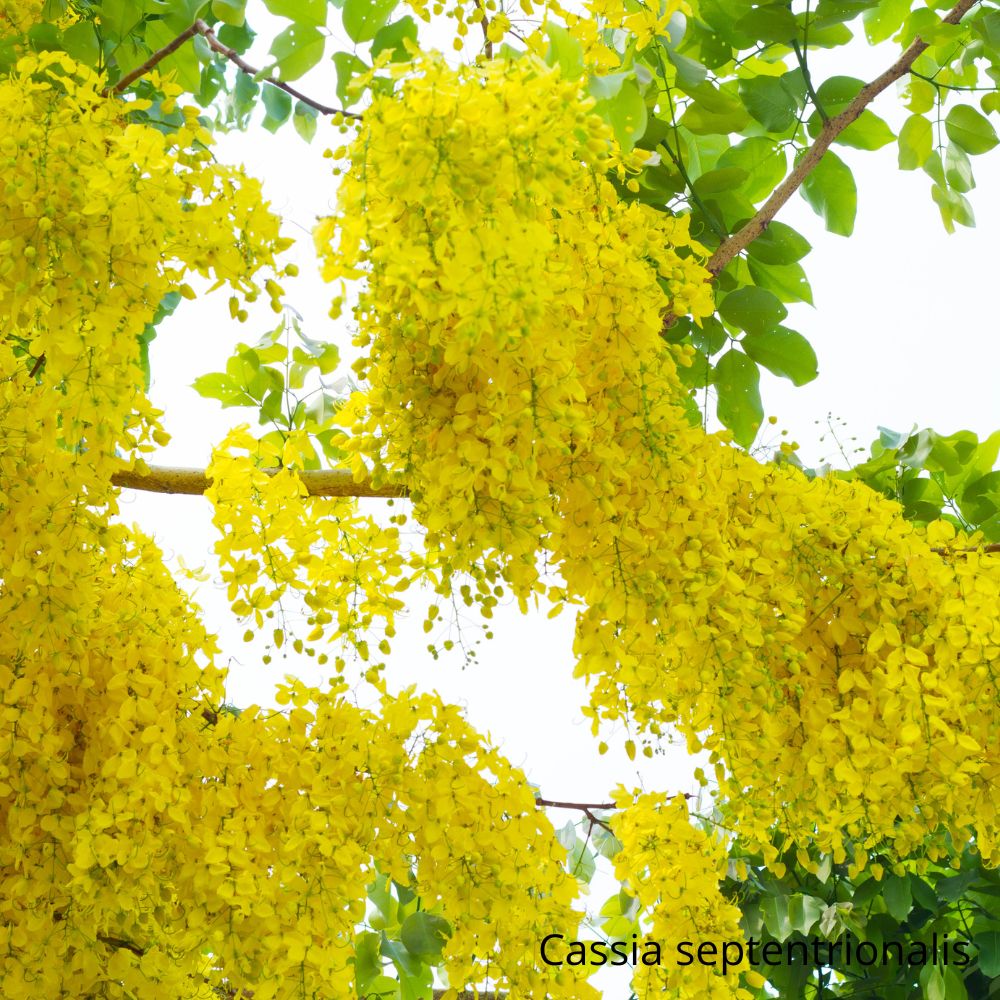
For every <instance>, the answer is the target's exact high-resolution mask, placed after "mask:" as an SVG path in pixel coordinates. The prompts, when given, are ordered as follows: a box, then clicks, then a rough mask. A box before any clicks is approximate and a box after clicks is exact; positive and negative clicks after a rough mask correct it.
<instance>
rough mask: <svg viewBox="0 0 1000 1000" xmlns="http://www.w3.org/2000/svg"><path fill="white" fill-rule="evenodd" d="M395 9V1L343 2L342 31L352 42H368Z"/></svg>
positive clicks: (361, 0) (357, 0)
mask: <svg viewBox="0 0 1000 1000" xmlns="http://www.w3.org/2000/svg"><path fill="white" fill-rule="evenodd" d="M395 7H396V0H344V10H343V18H344V30H345V31H346V32H347V35H348V37H349V38H350V39H351V41H352V42H370V41H371V40H372V39H373V38H374V37H375V35H376V34H377V33H378V30H379V28H382V27H384V26H385V23H386V22H387V21H388V20H389V15H390V14H391V13H392V12H393V10H394V9H395Z"/></svg>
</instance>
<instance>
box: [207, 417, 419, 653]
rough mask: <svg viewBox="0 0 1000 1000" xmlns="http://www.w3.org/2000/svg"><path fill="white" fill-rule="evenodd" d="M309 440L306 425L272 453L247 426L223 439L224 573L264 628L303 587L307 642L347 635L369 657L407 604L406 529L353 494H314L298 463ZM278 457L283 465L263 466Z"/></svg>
mask: <svg viewBox="0 0 1000 1000" xmlns="http://www.w3.org/2000/svg"><path fill="white" fill-rule="evenodd" d="M308 448H309V445H308V442H306V441H305V440H304V435H301V434H290V435H289V436H288V439H287V440H286V441H285V443H284V446H283V448H282V449H281V453H280V454H271V453H269V452H268V451H267V450H266V445H264V444H263V443H261V442H258V441H256V440H255V439H253V438H252V437H251V435H250V433H249V431H248V430H247V429H246V428H240V429H237V430H235V431H233V432H231V433H230V434H229V435H228V436H227V437H226V439H225V440H224V441H223V442H222V443H221V444H220V445H219V446H218V447H217V448H216V449H215V451H214V453H213V460H212V463H211V465H210V466H209V469H208V474H209V476H210V477H211V479H212V486H211V488H210V489H209V490H208V491H207V493H206V496H207V497H208V498H209V500H210V501H211V502H212V504H213V507H214V510H215V513H214V523H215V525H216V527H218V529H219V540H218V541H217V543H216V546H215V551H216V554H217V555H218V557H219V562H220V565H221V570H222V579H223V581H224V582H225V583H226V585H227V588H228V597H229V600H230V602H231V603H232V608H233V611H234V612H235V613H236V614H237V615H239V616H240V617H241V618H247V619H248V620H250V621H252V622H253V624H254V626H255V627H256V628H257V629H260V628H261V627H262V626H263V625H264V618H265V616H267V617H271V618H273V616H274V613H275V612H276V611H277V610H281V609H282V608H283V606H282V604H281V601H282V598H283V597H287V596H290V594H296V595H298V596H299V597H300V598H301V599H302V600H303V601H304V603H305V605H306V607H307V608H308V612H309V618H308V626H309V631H308V634H307V635H306V637H305V638H306V640H307V641H308V642H310V643H312V642H316V641H318V640H320V639H322V638H324V636H325V637H326V638H328V639H342V640H344V641H346V642H347V643H348V644H349V645H351V646H352V647H353V648H354V649H355V650H356V651H357V652H358V653H359V654H360V655H361V658H362V659H364V660H368V659H369V655H370V650H369V642H370V640H371V639H372V638H373V637H374V636H375V635H376V634H377V629H381V630H382V632H383V633H384V635H385V636H386V638H385V639H383V640H382V642H381V644H380V645H381V651H382V652H387V651H388V639H389V638H391V637H392V636H393V635H394V634H395V615H396V612H397V611H399V610H401V609H402V607H403V601H402V600H400V598H399V596H398V594H397V593H396V591H397V589H402V588H403V587H404V586H405V585H406V584H405V580H406V579H407V578H406V576H405V572H404V571H405V569H406V567H405V565H404V560H403V555H402V554H401V552H400V546H399V531H398V529H397V528H396V527H395V526H394V525H389V526H388V527H383V526H380V525H379V524H378V523H377V522H376V521H375V519H374V518H372V517H370V516H367V515H363V514H362V513H361V512H360V510H359V509H358V502H357V500H355V499H351V498H341V499H327V498H323V497H310V496H308V495H307V493H306V491H305V488H304V487H303V485H302V483H301V480H299V478H298V477H297V476H296V474H295V471H294V469H295V467H296V465H297V466H298V467H299V468H301V466H302V461H303V451H304V450H306V449H308ZM279 466H280V467H281V470H282V471H281V472H279V473H278V474H277V475H271V476H269V475H268V474H267V473H265V472H264V471H262V467H263V468H276V467H279ZM279 641H284V638H283V637H282V638H281V639H280V640H279Z"/></svg>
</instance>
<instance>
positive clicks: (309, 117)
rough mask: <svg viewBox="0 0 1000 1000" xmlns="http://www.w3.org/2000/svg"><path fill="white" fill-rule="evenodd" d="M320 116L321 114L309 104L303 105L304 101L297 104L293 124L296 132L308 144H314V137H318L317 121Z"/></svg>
mask: <svg viewBox="0 0 1000 1000" xmlns="http://www.w3.org/2000/svg"><path fill="white" fill-rule="evenodd" d="M318 115H319V112H318V111H317V110H316V109H315V108H313V107H310V106H309V105H308V104H303V103H302V101H296V102H295V113H294V114H293V115H292V124H293V125H294V126H295V131H296V132H298V133H299V135H300V136H302V138H303V139H305V141H306V142H312V141H313V136H315V135H316V119H317V117H318Z"/></svg>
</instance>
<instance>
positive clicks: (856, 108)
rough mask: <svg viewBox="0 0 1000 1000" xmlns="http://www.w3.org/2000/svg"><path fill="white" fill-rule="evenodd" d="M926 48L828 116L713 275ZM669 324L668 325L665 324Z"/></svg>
mask: <svg viewBox="0 0 1000 1000" xmlns="http://www.w3.org/2000/svg"><path fill="white" fill-rule="evenodd" d="M978 2H979V0H959V2H958V3H957V4H955V6H954V7H952V9H951V10H950V11H948V13H947V14H945V16H944V17H943V18H942V19H941V23H942V24H958V22H959V21H961V20H962V18H963V17H964V16H965V14H966V13H967V12H968V11H969V10H971V9H972V7H974V6H975V5H976V4H977V3H978ZM926 48H927V42H925V41H923V39H921V38H915V39H914V40H913V42H912V43H911V44H910V46H909V48H907V50H906V51H905V52H904V53H903V54H902V55H901V56H900V57H899V59H897V60H896V62H894V63H893V64H892V65H891V66H890V67H889V68H888V69H887V70H886V71H885V72H884V73H882V74H881V76H878V77H876V78H875V79H874V80H872V82H871V83H869V84H866V85H865V86H864V87H862V88H861V92H860V93H859V94H858V96H857V97H855V98H854V100H853V101H851V103H850V104H849V105H848V106H847V107H846V108H845V109H844V110H843V111H842V112H841V113H840V114H839V115H835V116H834V117H833V118H830V119H828V120H827V121H826V122H825V123H824V125H823V128H822V129H821V130H820V133H819V135H818V136H817V137H816V139H815V141H814V142H813V144H812V145H811V146H810V147H809V149H808V150H807V151H806V153H805V155H804V156H803V157H802V159H800V160H799V162H798V163H797V164H796V165H795V169H794V170H793V171H792V172H791V173H790V174H789V175H788V177H786V178H785V180H784V181H783V182H782V183H781V184H780V185H778V187H777V188H775V190H774V193H773V194H772V195H771V197H770V198H768V199H767V201H766V202H765V203H764V204H763V205H762V206H761V208H760V209H759V210H758V211H757V214H756V215H755V216H754V217H753V218H752V219H751V220H750V221H749V222H748V223H747V224H746V225H745V226H744V227H743V228H742V229H741V230H740V231H739V232H738V233H734V234H733V235H732V236H730V237H729V239H727V240H726V241H725V242H724V243H723V244H722V245H721V246H720V247H719V249H718V250H716V251H715V253H714V254H713V255H712V258H711V259H710V260H709V262H708V269H709V271H711V272H712V274H713V275H717V274H719V272H720V271H722V269H723V268H724V267H725V266H726V265H727V264H728V263H729V262H730V261H731V260H732V259H733V258H734V257H735V256H737V254H739V253H742V251H743V250H745V249H746V248H747V246H749V245H750V244H751V243H752V242H753V241H754V240H755V239H756V238H757V237H758V236H760V234H761V233H762V232H763V231H764V230H765V229H766V228H767V225H768V223H769V222H770V221H771V220H772V219H773V218H774V217H775V216H776V215H777V214H778V210H779V209H780V208H781V207H782V206H783V205H784V204H785V202H787V201H788V199H789V198H791V196H792V195H793V194H794V193H795V192H796V191H797V190H798V189H799V188H800V187H801V186H802V182H803V181H804V180H805V179H806V178H807V177H808V176H809V174H811V173H812V171H813V170H815V168H816V165H817V164H818V163H819V161H820V160H821V159H822V158H823V154H824V153H825V152H826V151H827V150H828V149H829V148H830V144H831V143H832V142H833V141H834V139H836V138H837V136H838V135H840V133H841V132H843V131H844V129H845V128H847V126H848V125H850V124H851V123H852V122H853V121H855V120H857V118H858V117H859V115H860V114H861V112H862V111H864V110H865V108H866V107H867V106H868V105H869V104H871V102H872V101H873V100H874V99H875V98H876V97H877V96H878V95H879V94H881V93H882V91H883V90H885V89H886V88H887V87H888V86H889V85H890V84H893V83H895V82H896V81H897V80H898V79H900V77H902V76H904V75H905V74H906V73H908V72H909V71H910V67H911V66H912V65H913V63H914V62H915V61H916V59H917V57H918V56H919V55H920V54H921V53H922V52H923V51H924V49H926ZM665 325H669V324H665Z"/></svg>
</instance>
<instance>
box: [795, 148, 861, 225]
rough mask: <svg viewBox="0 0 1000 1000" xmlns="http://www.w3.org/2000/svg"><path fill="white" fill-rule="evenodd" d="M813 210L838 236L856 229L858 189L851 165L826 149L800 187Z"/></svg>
mask: <svg viewBox="0 0 1000 1000" xmlns="http://www.w3.org/2000/svg"><path fill="white" fill-rule="evenodd" d="M800 190H801V191H802V197H803V198H805V200H806V201H807V202H808V203H809V205H810V207H811V208H812V210H813V211H814V212H815V213H816V214H817V215H820V216H822V217H823V220H824V222H825V223H826V228H827V229H828V230H829V231H830V232H831V233H836V234H837V235H838V236H850V235H851V233H852V232H854V218H855V216H856V215H857V211H858V189H857V187H855V184H854V175H853V174H852V173H851V170H850V167H848V166H847V164H846V163H844V161H843V160H842V159H840V157H839V156H837V154H836V153H834V152H832V151H830V150H827V151H826V152H825V153H824V154H823V158H822V159H821V160H820V161H819V163H818V164H817V166H816V169H815V170H813V171H812V173H810V174H809V176H808V177H806V179H805V181H804V182H803V184H802V187H801V189H800Z"/></svg>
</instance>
